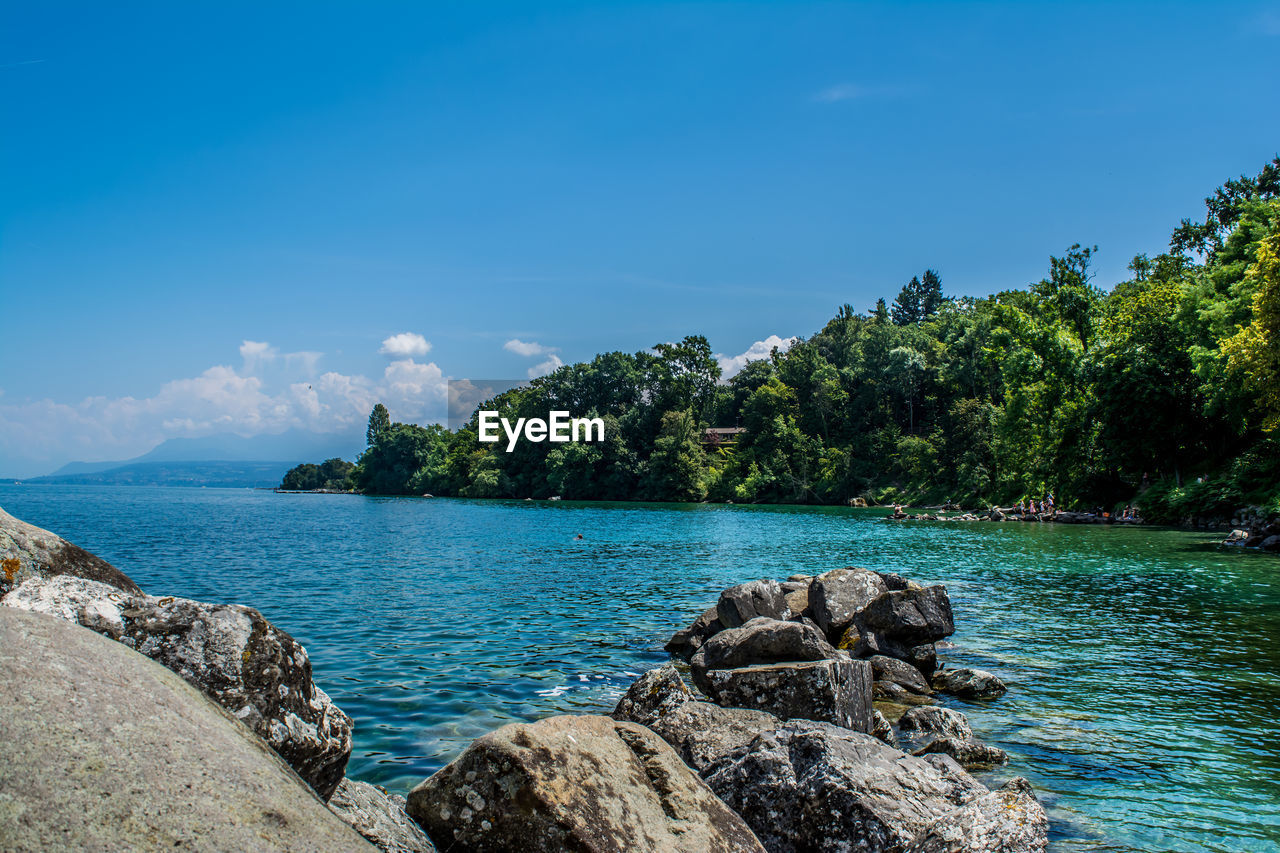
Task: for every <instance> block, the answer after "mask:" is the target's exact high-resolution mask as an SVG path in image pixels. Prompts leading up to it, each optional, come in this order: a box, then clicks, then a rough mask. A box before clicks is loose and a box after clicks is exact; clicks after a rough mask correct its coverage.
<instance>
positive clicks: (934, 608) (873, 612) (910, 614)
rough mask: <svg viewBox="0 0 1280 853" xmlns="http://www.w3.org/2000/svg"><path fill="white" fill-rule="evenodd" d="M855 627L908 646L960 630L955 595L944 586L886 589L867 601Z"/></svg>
mask: <svg viewBox="0 0 1280 853" xmlns="http://www.w3.org/2000/svg"><path fill="white" fill-rule="evenodd" d="M853 627H854V628H856V629H858V630H860V631H863V632H868V631H869V632H872V633H875V634H877V635H879V636H880V637H882V638H883V639H884V640H886V641H888V642H890V643H894V644H897V645H900V646H902V647H903V648H905V649H909V648H911V647H913V646H920V645H925V644H928V643H935V642H937V641H938V640H941V639H942V638H944V637H949V636H951V635H952V634H954V633H955V630H956V626H955V621H954V618H953V617H952V613H951V598H950V597H949V596H948V595H947V589H946V587H943V586H927V587H919V588H915V589H910V588H908V589H904V590H895V591H890V592H886V593H885V594H884V595H882V596H880V597H879V598H877V599H876V600H875V601H873V602H871V603H870V604H868V605H867V607H866V608H865V609H864V610H863V611H862V613H861V614H860V615H859V618H858V624H857V625H855V626H853ZM894 657H897V655H894Z"/></svg>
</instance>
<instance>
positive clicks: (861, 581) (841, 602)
mask: <svg viewBox="0 0 1280 853" xmlns="http://www.w3.org/2000/svg"><path fill="white" fill-rule="evenodd" d="M888 591H889V588H888V587H887V586H886V585H885V582H884V579H883V578H882V577H880V575H878V574H876V573H875V572H873V571H870V570H868V569H856V568H847V569H835V570H834V571H830V572H826V573H824V574H821V575H818V576H817V577H815V578H814V579H813V581H812V582H811V583H810V584H809V609H810V610H811V611H812V612H813V621H815V622H817V623H818V627H819V628H821V629H822V631H823V633H824V634H826V636H827V638H828V639H829V640H831V642H833V643H834V642H838V641H839V640H840V638H841V637H842V636H844V633H845V631H846V630H848V628H849V626H850V625H852V624H853V622H854V620H855V619H856V618H857V617H858V616H860V615H861V614H862V611H863V610H865V609H866V607H867V605H869V604H870V603H871V602H873V601H875V600H876V599H877V598H879V597H880V596H881V595H883V594H884V593H886V592H888Z"/></svg>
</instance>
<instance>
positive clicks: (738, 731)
mask: <svg viewBox="0 0 1280 853" xmlns="http://www.w3.org/2000/svg"><path fill="white" fill-rule="evenodd" d="M0 560H3V561H4V562H3V564H2V565H3V566H4V567H5V578H6V580H5V585H4V586H3V587H0V591H2V592H3V593H4V595H3V598H2V599H0V605H2V606H0V642H2V643H3V648H5V649H6V655H5V656H4V657H3V658H0V665H2V666H3V668H4V670H5V671H4V672H3V673H0V675H2V676H3V678H0V690H2V691H3V693H4V694H5V695H4V697H3V698H4V700H5V705H6V708H7V709H9V710H10V713H9V714H8V715H6V717H5V718H3V719H0V741H3V744H2V747H3V749H4V751H5V756H6V758H5V760H6V762H7V763H8V772H6V773H4V774H0V802H2V803H4V804H5V809H6V814H7V815H8V816H9V817H10V818H11V819H6V821H5V823H4V824H3V825H0V848H3V849H6V850H9V849H12V850H19V851H21V850H39V849H45V848H47V847H48V846H49V845H50V844H51V843H55V842H54V840H55V839H56V843H57V844H60V845H63V846H67V845H69V846H71V847H83V848H103V849H132V848H154V847H159V846H164V847H173V846H179V847H181V846H186V845H191V844H194V843H197V842H198V844H199V846H201V847H202V848H204V849H226V850H243V849H255V850H300V849H306V850H317V851H328V850H361V849H371V848H370V847H369V844H370V843H372V844H373V845H374V846H376V847H377V848H379V849H381V850H383V851H387V853H421V851H434V850H435V849H436V846H434V845H438V846H439V848H440V849H444V850H468V851H520V853H537V851H559V850H577V851H585V853H605V851H616V852H617V853H622V851H646V850H649V851H689V853H693V851H724V853H730V851H752V853H758V851H763V850H767V851H770V853H782V851H810V850H813V851H819V850H821V851H826V850H832V851H835V850H861V851H876V852H877V853H907V851H914V853H926V851H929V852H930V853H931V852H932V851H939V852H940V851H974V853H981V851H996V850H1000V851H1006V853H1020V851H1035V850H1042V849H1043V848H1044V844H1045V838H1046V831H1047V821H1046V818H1045V814H1044V810H1043V809H1042V808H1041V806H1040V804H1039V803H1038V802H1037V800H1036V798H1035V796H1034V793H1033V792H1032V791H1031V788H1030V786H1029V785H1028V784H1027V783H1026V782H1025V780H1022V779H1015V780H1013V781H1012V782H1010V783H1008V784H1007V785H1005V786H1003V787H1001V788H999V789H997V790H994V791H992V790H989V789H988V788H987V787H986V786H984V785H983V784H981V783H980V782H979V781H978V780H976V779H975V778H974V777H972V776H971V775H970V774H969V772H968V770H967V769H966V768H973V767H986V766H990V765H994V764H1001V763H1004V762H1005V761H1006V757H1005V755H1004V753H1003V752H1001V751H1000V750H999V749H996V748H995V747H992V746H989V745H987V744H983V743H982V742H980V741H978V740H976V739H975V738H974V736H973V732H972V730H971V728H970V727H969V725H968V722H967V721H966V720H965V718H964V716H963V715H962V714H960V713H959V712H958V711H955V710H953V709H949V708H944V707H940V706H937V705H935V704H933V703H932V698H931V697H932V696H933V694H934V692H935V691H939V692H949V693H952V694H955V695H957V696H964V697H977V698H989V697H994V696H998V695H1000V694H1002V693H1003V692H1004V691H1005V686H1004V685H1003V684H1002V683H1000V681H999V679H997V678H996V677H995V676H993V675H991V674H990V673H985V672H982V671H979V670H964V669H940V668H939V666H938V662H937V653H936V646H935V644H936V643H937V642H938V641H939V640H941V639H942V638H944V637H946V636H949V635H950V634H951V633H952V632H953V631H954V624H953V618H952V612H951V602H950V599H949V598H948V596H947V593H946V590H945V589H944V588H942V587H940V586H932V587H922V586H920V585H919V584H916V583H913V582H911V581H908V580H906V579H905V578H902V577H899V576H898V575H894V574H890V573H878V572H871V571H868V570H866V569H853V568H850V569H840V570H836V571H831V572H827V573H826V574H822V575H818V576H815V577H809V576H793V577H792V578H790V579H788V580H787V581H786V582H783V583H779V582H777V581H772V580H761V581H752V582H750V583H744V584H740V585H738V586H735V587H732V588H730V589H728V590H725V591H724V592H723V593H722V594H721V596H720V598H719V600H718V601H717V603H716V606H715V607H713V608H711V609H709V610H708V611H707V612H706V613H704V614H703V615H702V616H700V617H699V618H698V619H697V620H695V621H694V623H693V624H692V625H691V626H690V627H689V628H686V629H683V630H681V631H678V632H676V634H675V636H673V637H672V638H671V641H670V642H669V643H668V645H667V648H668V650H669V651H671V652H672V653H673V654H674V655H676V656H677V657H680V658H683V659H684V660H685V661H687V662H688V664H689V672H690V676H691V678H692V680H693V683H694V684H695V685H696V686H697V687H698V689H699V690H700V691H701V694H702V695H701V696H699V695H698V694H695V693H694V692H693V691H691V690H690V689H689V687H688V685H687V684H686V682H685V681H684V679H683V678H682V677H681V675H680V673H679V672H678V671H677V670H676V668H675V667H674V666H671V665H667V666H664V667H660V668H658V669H655V670H651V671H650V672H647V673H645V674H644V675H643V676H641V677H640V678H639V680H637V681H636V682H635V683H634V684H633V685H632V686H631V688H630V689H629V690H628V691H627V693H626V695H625V696H624V697H623V698H622V699H621V701H620V702H619V703H618V705H617V707H616V708H615V709H614V711H613V713H612V715H611V716H610V717H604V716H590V715H586V716H577V715H565V716H556V717H550V718H548V719H544V720H540V721H538V722H536V723H529V724H512V725H508V726H504V727H502V728H500V729H498V730H497V731H494V732H491V733H490V734H488V735H485V736H484V737H481V738H480V739H478V740H477V741H475V742H474V743H473V744H472V745H471V746H470V747H468V748H467V749H466V750H465V751H464V752H463V753H462V754H461V755H460V756H458V757H457V758H456V759H455V760H454V761H453V762H451V763H450V764H449V765H448V766H446V767H444V768H443V769H441V770H440V771H439V772H437V773H436V774H434V775H433V776H431V777H430V778H429V779H426V780H424V781H423V782H422V783H421V784H420V785H418V786H417V787H416V788H415V789H414V790H413V791H412V792H411V793H410V794H409V796H408V798H407V799H406V798H403V797H399V796H396V795H393V794H389V793H388V792H387V791H385V790H383V789H381V788H377V787H375V786H372V785H368V784H366V783H363V782H357V781H353V780H350V779H346V778H344V777H343V770H344V768H345V765H346V762H347V758H348V757H349V755H350V751H351V728H352V726H351V720H350V718H349V717H347V715H346V714H344V713H342V711H341V710H339V709H338V708H337V707H335V706H334V705H333V704H332V703H331V702H330V701H329V699H328V697H327V696H326V695H325V694H324V692H323V691H321V690H320V689H319V688H318V687H317V686H316V685H315V684H314V683H313V682H312V680H311V666H310V661H309V659H308V657H307V654H306V651H305V649H303V648H302V647H301V646H300V645H299V644H298V643H297V642H296V641H294V640H293V639H292V638H291V637H290V636H289V635H288V634H286V633H284V632H283V631H280V630H279V629H278V628H276V627H275V626H273V625H271V623H270V622H268V621H267V620H266V619H264V618H263V617H262V615H261V614H260V613H258V612H257V611H256V610H253V609H252V608H248V607H243V606H240V605H219V604H205V603H201V602H195V601H190V600H187V599H179V598H172V597H155V596H151V595H147V594H146V593H144V592H143V591H142V590H141V589H139V588H138V587H137V585H136V584H134V583H133V582H132V581H130V580H129V579H128V578H127V577H126V576H125V575H124V574H123V573H122V572H120V571H119V570H117V569H115V568H114V567H112V566H111V565H110V564H108V563H106V562H105V561H103V560H101V559H99V558H97V557H94V556H93V555H91V554H88V553H87V552H84V551H82V550H80V549H78V548H76V547H75V546H73V545H70V544H69V543H67V542H65V541H63V540H62V539H60V538H58V537H57V536H55V535H54V534H52V533H49V532H48V531H44V530H40V529H39V528H35V527H32V526H31V525H27V524H24V523H23V522H20V521H17V520H16V519H13V518H12V517H11V516H8V515H6V514H4V513H3V512H2V511H0ZM13 650H16V651H13ZM10 694H12V695H10ZM708 700H709V701H708ZM899 746H904V748H905V749H906V750H907V751H902V750H900V749H899V748H898V747H899ZM325 801H327V803H328V807H327V808H326V807H325ZM433 842H434V845H433Z"/></svg>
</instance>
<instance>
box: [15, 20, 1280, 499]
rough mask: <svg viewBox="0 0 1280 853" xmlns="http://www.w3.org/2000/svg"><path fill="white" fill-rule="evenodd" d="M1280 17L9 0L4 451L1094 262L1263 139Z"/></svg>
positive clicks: (268, 421)
mask: <svg viewBox="0 0 1280 853" xmlns="http://www.w3.org/2000/svg"><path fill="white" fill-rule="evenodd" d="M250 22H251V25H250ZM176 33H182V34H184V37H183V38H181V39H177V38H174V37H173V35H174V34H176ZM193 33H194V34H196V35H195V36H192V35H191V34H193ZM1278 47H1280V8H1277V7H1276V6H1275V5H1274V4H1268V3H1257V4H1243V5H1240V6H1233V7H1230V8H1225V9H1224V8H1223V7H1221V6H1210V5H1208V4H1191V3H1188V4H1172V5H1168V4H1166V5H1163V6H1153V5H1150V4H1141V3H1127V4H1105V5H1102V4H1073V5H1069V6H1068V5H1054V6H1040V5H1035V6H1030V5H1027V4H1012V3H1006V4H994V5H991V4H983V5H977V4H940V3H935V4H918V5H913V6H910V7H902V6H898V5H894V4H856V5H855V4H849V5H840V4H836V5H832V4H809V3H802V4H786V5H777V6H774V5H768V4H765V5H750V6H743V5H734V4H719V5H680V4H646V3H627V4H616V5H610V6H608V7H601V8H594V7H590V6H580V5H573V4H538V5H528V4H512V5H509V6H503V7H493V6H486V7H484V8H468V7H437V6H423V7H412V8H395V9H382V10H358V11H355V12H352V11H349V10H344V9H338V8H333V9H330V8H309V9H307V10H306V12H305V14H298V13H297V12H296V11H293V10H287V9H284V8H271V7H268V8H260V7H257V6H250V5H248V4H234V3H232V4H221V5H219V6H217V7H205V8H200V7H193V6H181V7H169V8H160V9H143V8H141V7H137V8H123V9H121V8H110V9H108V8H103V7H99V6H96V5H94V4H83V3H55V4H53V5H48V4H46V5H42V6H39V7H24V8H22V9H15V10H14V12H13V13H12V14H11V15H10V26H9V27H7V28H6V29H5V31H4V32H2V33H0V86H3V91H4V95H3V97H4V99H5V106H6V110H5V112H6V115H7V117H8V118H9V120H10V132H9V133H6V134H4V135H3V136H2V137H0V150H2V151H3V154H4V156H3V157H2V158H0V179H2V180H3V182H4V185H5V187H6V192H5V193H4V196H3V198H2V199H0V228H3V230H4V233H5V240H4V246H3V250H0V294H2V296H3V301H2V303H0V304H3V306H4V308H5V310H6V314H7V316H9V317H10V318H14V319H15V322H11V323H10V324H9V326H8V328H6V333H5V335H4V336H3V337H0V365H2V366H3V369H0V471H5V472H6V474H9V473H12V474H13V475H14V476H17V477H31V476H39V475H41V474H45V473H49V472H51V471H53V470H56V469H58V468H59V467H61V466H63V465H65V464H66V463H68V462H71V461H89V462H92V461H105V460H128V459H132V458H135V457H137V456H140V455H143V454H144V453H146V452H149V451H150V450H151V449H153V448H156V447H159V446H160V445H162V444H163V442H165V441H166V440H169V439H173V438H199V437H202V436H213V435H240V436H247V437H254V436H271V435H278V434H280V433H283V432H286V431H288V430H295V429H296V430H301V431H303V432H305V433H309V434H314V435H319V436H324V435H329V434H332V433H335V432H340V431H344V430H349V431H356V430H360V429H362V428H363V422H364V419H365V418H366V417H367V415H368V412H369V409H370V407H371V406H372V405H373V403H374V402H379V401H380V402H383V403H385V404H386V405H387V406H388V408H389V409H390V411H391V415H392V417H393V418H394V419H396V420H402V421H406V422H421V423H426V422H435V421H443V419H444V413H445V400H446V383H447V382H448V380H449V379H450V378H458V377H461V376H468V375H470V376H514V377H530V378H532V377H535V376H541V375H546V374H547V373H550V372H551V371H553V370H555V369H556V368H557V367H559V366H560V365H562V364H567V363H573V362H578V361H583V360H588V359H590V358H591V357H593V356H594V355H596V354H597V353H601V352H608V351H615V350H620V351H623V352H636V351H640V350H644V349H646V348H648V347H651V346H653V345H655V344H657V343H660V342H664V341H675V340H679V339H681V338H682V337H684V336H686V335H691V334H692V335H704V336H706V338H707V339H708V340H709V341H710V343H711V346H712V349H713V352H714V353H715V355H716V356H717V359H718V361H719V363H720V364H721V366H722V369H724V370H725V371H726V372H732V371H735V370H737V369H741V367H742V366H743V365H744V364H745V363H747V362H748V361H749V360H751V359H753V358H760V357H764V356H766V355H767V354H768V352H769V350H770V349H771V348H772V347H773V346H779V347H780V348H785V347H786V345H787V344H788V343H789V342H790V341H792V340H794V339H795V338H796V337H797V336H799V337H807V336H809V335H812V334H814V333H815V332H817V331H818V330H819V329H821V327H822V325H823V324H824V323H825V322H826V321H827V320H828V319H829V318H830V317H831V316H832V315H833V314H834V313H835V312H836V311H837V310H838V308H839V307H840V306H841V305H843V304H846V303H848V304H851V305H853V307H854V308H855V309H856V310H858V311H860V312H866V311H868V310H870V309H871V308H872V307H873V305H874V304H875V301H876V299H877V298H885V299H887V300H890V301H891V300H892V299H893V297H894V295H895V294H896V293H897V292H898V289H899V288H901V287H902V286H903V285H904V284H906V282H907V281H908V280H910V278H911V277H912V276H913V275H919V274H921V273H922V272H923V271H924V270H925V269H926V268H933V269H936V270H938V271H939V272H940V274H941V276H942V281H943V286H944V289H945V291H946V293H947V294H948V295H953V296H985V295H988V294H992V293H996V292H999V291H1003V290H1011V289H1020V288H1025V287H1027V286H1028V285H1029V284H1031V283H1033V282H1035V281H1038V280H1039V279H1041V278H1042V277H1044V276H1045V274H1046V273H1047V271H1048V265H1049V256H1050V255H1051V254H1056V255H1060V254H1062V252H1063V251H1064V250H1065V249H1066V248H1067V247H1068V246H1070V245H1072V244H1073V243H1081V244H1084V245H1095V244H1096V245H1098V246H1099V249H1100V250H1099V252H1098V254H1097V255H1096V256H1095V270H1096V273H1097V279H1096V283H1097V284H1099V285H1101V286H1103V287H1105V288H1109V287H1111V286H1112V285H1114V284H1115V283H1117V282H1120V281H1122V280H1124V279H1125V278H1126V277H1127V273H1126V272H1125V268H1126V264H1127V263H1128V261H1129V259H1130V258H1131V257H1132V256H1133V255H1135V254H1137V253H1147V254H1152V255H1154V254H1156V253H1159V252H1161V251H1164V250H1165V249H1166V248H1167V246H1168V237H1169V233H1170V231H1171V230H1172V229H1173V228H1174V227H1175V226H1176V225H1177V223H1178V221H1179V220H1181V219H1182V218H1184V217H1189V218H1192V219H1196V218H1200V217H1202V216H1203V204H1202V199H1204V197H1205V196H1206V195H1208V194H1209V193H1211V192H1212V191H1213V189H1214V187H1216V186H1218V185H1219V184H1221V183H1222V182H1223V181H1225V180H1227V179H1230V178H1233V177H1235V176H1238V175H1241V174H1254V173H1256V172H1257V170H1258V169H1259V168H1260V167H1261V166H1262V165H1263V164H1264V163H1266V162H1267V161H1269V160H1270V159H1271V158H1272V157H1273V156H1275V155H1276V154H1277V152H1278V151H1280V111H1278V110H1275V109H1274V106H1275V104H1276V103H1277V102H1278V101H1280V99H1278V98H1277V95H1278V94H1280V93H1277V82H1276V81H1278V80H1280V50H1278V49H1277V48H1278ZM1205 68H1211V69H1212V70H1213V73H1212V74H1206V73H1205V72H1204V70H1203V69H1205ZM437 413H438V414H437Z"/></svg>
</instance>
